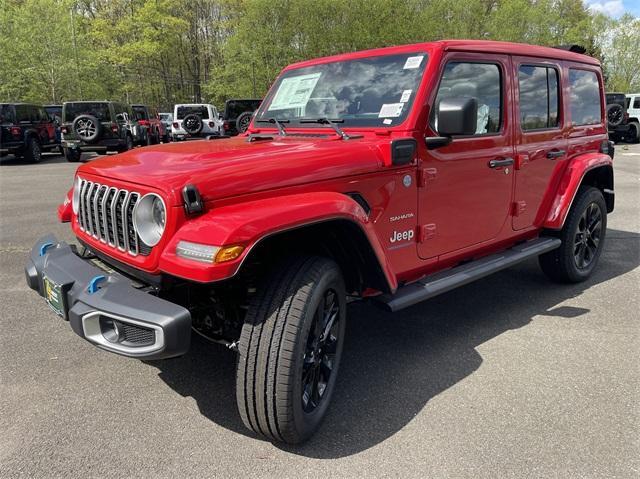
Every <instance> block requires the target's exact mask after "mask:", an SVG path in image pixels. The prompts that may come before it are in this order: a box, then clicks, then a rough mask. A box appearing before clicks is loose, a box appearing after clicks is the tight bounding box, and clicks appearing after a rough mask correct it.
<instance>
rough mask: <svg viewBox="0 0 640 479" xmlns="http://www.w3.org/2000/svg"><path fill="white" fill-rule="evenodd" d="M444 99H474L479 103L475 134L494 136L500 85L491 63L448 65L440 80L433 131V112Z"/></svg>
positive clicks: (499, 109) (497, 70)
mask: <svg viewBox="0 0 640 479" xmlns="http://www.w3.org/2000/svg"><path fill="white" fill-rule="evenodd" d="M445 98H475V99H476V100H477V101H478V121H477V126H476V135H483V134H487V133H497V132H499V131H500V127H501V125H502V82H501V77H500V68H499V67H498V65H496V64H494V63H467V62H450V63H447V65H446V66H445V69H444V73H443V74H442V79H441V80H440V86H439V87H438V94H437V96H436V102H435V104H436V108H435V109H434V112H433V117H432V122H431V124H432V125H433V128H434V129H435V130H436V131H437V130H438V126H437V124H436V123H437V122H436V118H435V112H436V109H437V108H438V105H439V104H440V101H441V100H443V99H445Z"/></svg>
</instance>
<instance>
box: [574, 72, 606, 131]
mask: <svg viewBox="0 0 640 479" xmlns="http://www.w3.org/2000/svg"><path fill="white" fill-rule="evenodd" d="M569 91H570V97H569V105H570V108H571V124H572V125H573V126H580V125H596V124H599V123H601V122H602V111H601V109H600V84H599V82H598V76H597V75H596V74H595V72H590V71H586V70H576V69H573V68H571V69H569Z"/></svg>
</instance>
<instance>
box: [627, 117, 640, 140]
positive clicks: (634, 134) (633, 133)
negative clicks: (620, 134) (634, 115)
mask: <svg viewBox="0 0 640 479" xmlns="http://www.w3.org/2000/svg"><path fill="white" fill-rule="evenodd" d="M628 141H629V143H639V142H640V123H638V122H636V121H632V122H631V123H629V136H628Z"/></svg>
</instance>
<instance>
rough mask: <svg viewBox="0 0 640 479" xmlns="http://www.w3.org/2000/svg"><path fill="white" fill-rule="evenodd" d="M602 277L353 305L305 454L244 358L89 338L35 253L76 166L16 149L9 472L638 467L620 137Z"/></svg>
mask: <svg viewBox="0 0 640 479" xmlns="http://www.w3.org/2000/svg"><path fill="white" fill-rule="evenodd" d="M615 164H616V177H615V182H616V211H615V212H614V213H613V214H612V215H611V216H610V217H609V230H608V236H607V242H606V247H605V251H604V254H603V256H602V258H601V262H600V265H599V268H598V270H597V272H596V273H595V275H594V276H593V277H592V279H591V280H590V281H588V282H586V283H584V284H580V285H570V286H559V285H555V284H552V283H550V282H548V281H547V279H546V278H545V277H544V276H543V275H542V273H541V272H540V271H539V269H538V267H537V263H536V262H535V261H530V262H527V263H525V264H522V265H520V266H518V267H515V268H513V269H511V270H508V271H504V272H502V273H499V274H496V275H494V276H492V277H489V278H486V279H484V280H482V281H480V282H477V283H474V284H471V285H468V286H465V287H464V288H461V289H458V290H456V291H453V292H450V293H448V294H445V295H443V296H440V297H438V298H436V299H434V300H432V301H429V302H427V303H424V304H421V305H418V306H415V307H413V308H411V309H409V310H406V311H404V312H401V313H398V314H396V315H390V314H387V313H384V312H382V311H380V310H378V309H376V308H374V307H372V306H369V305H367V304H354V305H352V306H351V307H350V311H349V323H348V327H347V334H348V336H347V340H346V341H347V342H346V345H345V355H344V358H343V363H342V366H341V375H340V377H339V381H338V387H337V391H336V395H335V396H334V401H333V404H332V408H331V409H330V412H329V414H328V417H327V418H326V421H325V422H324V424H323V426H322V427H321V429H320V431H319V432H318V434H316V436H314V437H313V438H312V440H311V441H310V442H308V443H307V444H305V445H303V446H300V447H283V446H279V445H274V444H271V443H269V442H266V441H263V440H260V439H256V438H255V437H253V436H252V435H251V434H249V433H248V432H247V431H246V430H245V429H244V427H243V426H242V423H241V420H240V418H239V416H238V413H237V412H236V408H235V396H234V394H235V393H234V362H235V358H234V355H233V353H231V352H229V351H227V350H225V349H224V348H222V347H221V346H212V345H210V344H208V343H206V342H205V341H204V340H201V339H199V338H194V344H193V347H192V350H191V351H190V353H189V354H188V355H187V356H185V357H183V358H180V359H173V360H166V361H159V362H152V363H144V362H140V361H137V360H132V359H126V358H122V357H119V356H115V355H112V354H109V353H106V352H103V351H100V350H98V349H96V348H94V347H92V346H91V345H90V344H89V343H87V342H84V341H82V340H81V339H79V338H78V337H77V336H76V335H75V334H74V333H73V332H72V331H71V329H70V328H69V327H68V326H67V324H66V323H64V322H63V321H62V320H60V319H58V318H57V317H56V316H54V314H53V313H52V312H51V311H50V310H49V308H48V307H47V306H46V304H45V303H44V301H43V300H42V299H41V298H40V297H39V296H37V295H36V293H35V292H32V291H31V290H29V289H28V288H27V285H26V284H25V281H24V274H23V265H24V262H25V258H26V256H27V254H28V251H29V249H30V247H31V246H32V244H33V243H34V241H35V240H36V239H37V238H38V237H40V236H42V235H44V234H45V233H47V232H50V231H51V232H53V233H55V234H56V235H57V236H58V237H59V238H63V239H65V240H67V241H72V240H73V237H72V235H71V234H70V229H69V227H68V225H63V224H59V223H57V222H56V215H55V209H56V206H57V205H58V203H59V202H60V201H61V200H62V199H63V196H64V194H65V193H66V191H67V189H68V188H69V187H70V186H71V183H72V177H73V172H74V170H75V168H76V167H77V165H76V164H69V163H67V162H66V161H65V160H64V158H62V157H60V156H46V157H45V159H44V161H43V162H42V163H41V164H39V165H23V164H20V163H17V162H15V161H12V160H11V159H5V160H2V161H1V162H0V230H1V238H0V305H1V316H0V476H1V477H16V476H30V477H33V476H35V477H212V476H232V477H296V478H297V477H362V476H378V477H398V476H402V477H434V478H442V477H474V478H475V477H524V476H526V477H589V478H592V477H602V478H610V477H625V478H626V477H628V478H631V477H638V476H639V475H640V439H639V438H640V362H639V351H640V334H639V333H640V328H639V325H638V322H639V320H640V314H639V313H638V311H640V300H639V296H640V294H639V293H640V268H639V267H638V266H639V265H640V212H639V211H640V210H639V208H640V146H639V145H633V146H631V145H629V146H623V145H618V146H617V150H616V160H615Z"/></svg>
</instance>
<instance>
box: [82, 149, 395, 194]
mask: <svg viewBox="0 0 640 479" xmlns="http://www.w3.org/2000/svg"><path fill="white" fill-rule="evenodd" d="M379 143H380V140H379V139H378V140H377V141H374V140H373V139H365V138H362V139H353V140H342V139H339V138H337V137H328V138H317V137H316V138H314V137H283V138H280V137H276V138H275V139H274V140H260V141H254V142H248V141H247V138H246V137H233V138H225V139H217V140H202V141H186V142H175V143H169V144H162V145H156V146H150V147H145V148H139V149H135V150H130V151H127V152H125V153H121V154H118V155H113V156H105V157H102V158H100V159H97V160H94V161H91V162H90V163H86V164H84V165H82V166H81V167H80V168H79V169H78V174H80V175H82V174H83V173H86V174H92V175H98V176H102V177H104V178H107V179H108V178H112V179H115V180H120V181H125V182H129V183H136V184H139V185H144V186H148V187H151V188H155V189H158V190H160V191H163V192H165V193H166V194H167V196H168V197H169V198H170V202H171V203H172V204H174V205H177V204H180V203H181V201H182V200H181V191H182V188H183V187H184V186H185V185H187V184H194V185H196V186H197V187H198V190H199V191H200V194H201V195H202V197H203V199H204V200H205V201H210V200H213V199H218V198H226V197H229V196H234V195H239V194H250V193H255V192H259V191H264V190H269V189H274V188H282V187H286V186H294V185H299V184H305V183H309V182H318V181H322V180H328V179H331V178H339V177H345V176H351V175H358V174H363V173H367V172H371V171H373V170H374V169H375V168H377V167H379V166H380V165H381V164H382V163H383V158H382V155H381V151H380V149H379V148H378V145H379Z"/></svg>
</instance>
